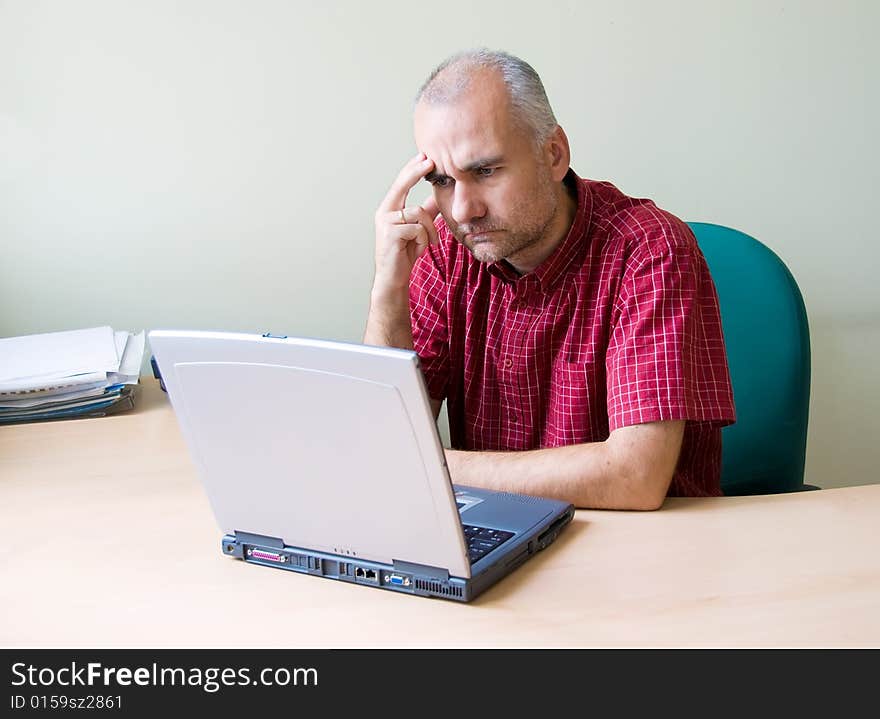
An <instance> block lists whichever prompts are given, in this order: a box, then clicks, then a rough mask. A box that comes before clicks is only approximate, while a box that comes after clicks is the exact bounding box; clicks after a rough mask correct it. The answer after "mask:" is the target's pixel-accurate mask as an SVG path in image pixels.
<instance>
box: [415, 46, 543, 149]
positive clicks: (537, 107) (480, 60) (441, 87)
mask: <svg viewBox="0 0 880 719" xmlns="http://www.w3.org/2000/svg"><path fill="white" fill-rule="evenodd" d="M480 69H492V70H496V71H497V72H498V73H499V74H500V76H501V80H502V82H504V85H505V87H506V88H507V92H508V95H509V96H510V104H511V108H512V110H513V115H514V118H515V120H516V121H518V122H519V123H520V124H521V125H522V126H524V127H525V128H526V129H527V130H530V131H531V132H532V133H533V135H534V139H535V142H536V143H537V144H538V145H540V144H542V143H543V142H544V141H545V140H546V139H547V138H548V137H550V135H552V134H553V132H554V131H555V130H556V126H557V122H556V117H555V116H554V115H553V109H552V108H551V107H550V101H549V100H548V99H547V93H546V92H545V91H544V84H543V83H542V82H541V78H540V76H539V75H538V73H537V72H535V69H534V68H533V67H532V66H531V65H529V64H528V63H527V62H526V61H525V60H520V59H519V58H518V57H515V56H514V55H510V54H509V53H506V52H502V51H500V50H488V49H486V48H479V49H476V50H465V51H463V52H459V53H456V54H455V55H452V56H451V57H448V58H446V59H445V60H444V61H443V62H441V63H440V64H439V65H438V66H437V67H436V68H434V70H433V71H432V72H431V74H430V75H429V76H428V79H427V80H425V82H424V84H422V86H421V87H420V88H419V91H418V93H417V94H416V99H415V102H416V104H418V103H419V102H420V101H421V100H425V102H429V103H431V104H441V103H447V102H452V101H454V100H455V99H456V98H457V97H458V96H459V95H460V94H461V93H462V92H463V91H464V90H465V89H466V88H467V87H468V85H469V84H470V80H471V78H472V77H473V74H474V71H475V70H480ZM447 70H448V72H446V71H447ZM441 75H442V77H441Z"/></svg>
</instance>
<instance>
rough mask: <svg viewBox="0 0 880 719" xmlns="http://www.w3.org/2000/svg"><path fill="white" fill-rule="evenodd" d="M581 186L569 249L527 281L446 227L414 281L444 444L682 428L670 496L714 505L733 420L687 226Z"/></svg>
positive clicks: (506, 446)
mask: <svg viewBox="0 0 880 719" xmlns="http://www.w3.org/2000/svg"><path fill="white" fill-rule="evenodd" d="M566 182H567V183H569V185H570V186H571V185H574V184H576V186H577V195H578V206H577V213H576V215H575V218H574V222H573V224H572V227H571V229H570V231H569V233H568V235H567V237H566V238H565V240H564V241H563V242H562V243H561V244H560V245H559V247H557V248H556V250H554V252H553V254H551V255H550V256H549V257H548V258H547V259H546V260H545V261H544V262H543V263H542V264H541V265H540V266H539V267H537V268H536V269H535V270H534V271H533V272H530V273H528V274H526V275H523V276H518V275H517V274H516V272H514V271H513V269H512V268H511V267H510V266H509V265H508V264H507V263H505V262H503V261H502V262H498V263H494V264H490V265H487V264H484V263H480V262H478V261H476V260H475V259H474V258H473V257H472V256H471V254H470V252H469V251H468V250H467V248H465V247H464V246H463V245H461V244H459V243H458V242H457V241H456V240H455V238H454V236H453V235H452V233H451V232H450V231H449V229H448V228H447V226H446V224H445V222H443V220H442V218H438V220H437V229H438V231H439V234H440V244H439V245H438V246H437V247H432V248H430V249H429V251H428V252H426V253H425V254H424V255H423V256H422V257H421V258H420V259H419V260H418V262H416V265H415V268H414V269H413V274H412V279H411V282H410V310H411V317H412V328H413V341H414V345H415V349H416V351H417V352H418V354H419V356H420V358H421V361H422V370H423V372H424V375H425V380H426V382H427V386H428V391H429V393H430V395H431V396H432V397H433V398H435V399H444V398H445V399H446V400H447V411H448V413H449V428H450V435H451V442H452V446H453V447H454V448H456V449H468V450H527V449H537V448H539V447H558V446H561V445H568V444H576V443H581V442H599V441H603V440H605V439H607V438H608V435H609V433H610V432H611V431H613V430H615V429H617V428H618V427H626V426H629V425H633V424H641V423H644V422H655V421H658V420H681V419H683V420H688V421H687V423H686V425H685V431H684V440H683V443H682V449H681V456H680V458H679V461H678V466H677V468H676V471H675V475H674V477H673V480H672V485H671V486H670V489H669V494H670V495H671V496H676V495H678V496H706V495H710V496H711V495H719V494H721V487H720V474H721V427H722V426H723V425H725V424H729V423H731V422H733V421H734V419H735V412H734V405H733V392H732V390H731V385H730V377H729V373H728V369H727V357H726V353H725V350H724V338H723V336H722V333H721V319H720V315H719V310H718V297H717V294H716V292H715V285H714V284H713V282H712V278H711V277H710V276H709V270H708V267H707V266H706V262H705V259H704V258H703V255H702V253H701V252H700V250H699V248H698V247H697V243H696V240H695V239H694V236H693V234H692V233H691V231H690V229H689V228H688V226H687V225H685V224H684V223H683V222H682V221H681V220H679V219H677V218H676V217H674V216H672V215H670V214H669V213H667V212H665V211H663V210H660V209H658V208H657V206H656V205H655V204H654V203H653V202H651V201H650V200H643V199H635V198H631V197H627V196H626V195H624V194H623V193H621V192H620V191H619V190H618V189H617V188H615V187H614V186H613V185H611V184H609V183H607V182H594V181H590V180H582V179H580V178H579V177H577V175H575V174H574V172H572V171H569V174H568V177H567V178H566Z"/></svg>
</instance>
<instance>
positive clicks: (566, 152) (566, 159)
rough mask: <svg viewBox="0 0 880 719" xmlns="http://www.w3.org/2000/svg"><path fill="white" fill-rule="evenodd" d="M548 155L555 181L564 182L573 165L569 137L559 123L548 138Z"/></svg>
mask: <svg viewBox="0 0 880 719" xmlns="http://www.w3.org/2000/svg"><path fill="white" fill-rule="evenodd" d="M546 148H547V157H548V160H549V161H550V173H551V176H552V177H553V180H554V182H562V178H564V177H565V175H566V173H567V172H568V168H569V167H570V166H571V149H570V148H569V146H568V137H567V136H566V134H565V130H563V129H562V128H561V127H560V126H559V125H557V126H556V129H555V130H554V131H553V134H552V135H550V137H549V138H547V145H546Z"/></svg>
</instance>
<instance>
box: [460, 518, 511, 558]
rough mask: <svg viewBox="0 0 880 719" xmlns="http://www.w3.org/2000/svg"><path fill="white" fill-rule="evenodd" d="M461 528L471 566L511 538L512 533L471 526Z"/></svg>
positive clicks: (466, 525)
mask: <svg viewBox="0 0 880 719" xmlns="http://www.w3.org/2000/svg"><path fill="white" fill-rule="evenodd" d="M462 526H463V527H464V537H465V539H466V540H467V545H468V559H470V561H471V564H473V563H474V562H477V561H479V560H480V559H482V558H483V557H485V556H486V555H487V554H488V553H489V552H491V551H492V550H493V549H497V548H498V547H500V546H501V545H502V544H504V543H505V542H506V541H507V540H508V539H510V538H511V537H512V536H513V532H505V531H504V530H503V529H489V528H488V527H475V526H474V525H472V524H465V525H462Z"/></svg>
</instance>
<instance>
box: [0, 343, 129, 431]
mask: <svg viewBox="0 0 880 719" xmlns="http://www.w3.org/2000/svg"><path fill="white" fill-rule="evenodd" d="M143 356H144V333H143V332H141V333H140V334H137V335H135V334H132V333H131V332H114V330H113V328H112V327H93V328H90V329H84V330H73V331H70V332H51V333H49V334H41V335H26V336H24V337H7V338H3V339H0V424H8V423H12V422H30V421H34V420H41V419H60V418H65V417H79V416H88V417H98V416H102V415H105V414H109V413H111V412H117V411H119V410H121V409H130V408H131V407H132V406H133V394H132V393H133V389H134V386H135V385H137V383H138V377H139V375H140V369H141V361H142V360H143Z"/></svg>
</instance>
